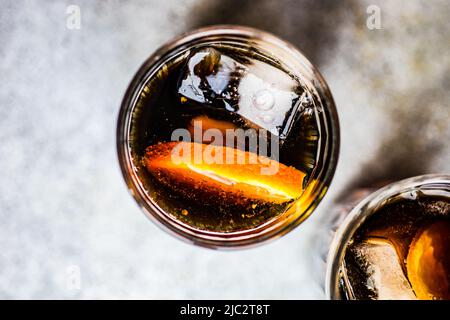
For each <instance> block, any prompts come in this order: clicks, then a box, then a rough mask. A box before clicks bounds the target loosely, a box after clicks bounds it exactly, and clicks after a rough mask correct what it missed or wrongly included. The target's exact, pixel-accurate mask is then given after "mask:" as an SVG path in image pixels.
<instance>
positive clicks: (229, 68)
mask: <svg viewBox="0 0 450 320" xmlns="http://www.w3.org/2000/svg"><path fill="white" fill-rule="evenodd" d="M236 54H237V53H236ZM241 61H245V63H243V62H241ZM298 92H301V94H299V93H298ZM178 93H179V94H180V95H181V96H182V97H184V98H185V99H187V100H190V101H193V102H196V103H200V104H202V105H203V106H207V107H208V106H209V107H216V108H217V107H218V108H223V109H226V110H228V111H229V112H233V113H237V114H239V115H240V116H241V117H243V118H245V119H247V120H249V121H250V122H251V123H253V124H256V125H258V126H260V127H261V128H264V129H266V130H267V131H270V132H271V133H272V134H275V135H277V136H281V137H283V136H287V134H288V132H289V129H290V127H291V126H292V124H293V122H294V121H295V120H296V115H297V114H298V113H299V112H301V111H302V110H303V109H304V108H305V104H310V105H312V99H311V96H310V94H309V93H308V92H307V91H302V90H301V85H300V83H299V81H298V80H297V79H295V78H294V77H292V76H291V75H289V74H288V73H287V72H285V71H284V70H281V69H280V68H277V67H275V66H273V65H271V64H269V63H266V62H263V61H260V60H257V59H254V58H249V57H245V59H239V61H238V60H237V58H236V57H234V58H233V57H232V55H227V54H224V53H221V52H220V51H219V50H217V49H215V48H212V47H207V48H201V49H197V50H195V51H193V52H191V54H190V56H189V58H188V60H187V62H186V65H185V67H184V69H183V70H182V72H181V77H180V80H179V87H178Z"/></svg>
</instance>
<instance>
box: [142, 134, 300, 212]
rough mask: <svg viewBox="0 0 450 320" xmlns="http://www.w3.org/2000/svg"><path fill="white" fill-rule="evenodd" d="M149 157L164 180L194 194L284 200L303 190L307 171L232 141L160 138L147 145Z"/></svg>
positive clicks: (156, 174)
mask: <svg viewBox="0 0 450 320" xmlns="http://www.w3.org/2000/svg"><path fill="white" fill-rule="evenodd" d="M143 163H144V165H145V167H146V168H147V170H148V171H149V172H150V173H151V174H152V175H153V176H154V177H155V178H156V179H157V180H158V181H160V182H161V183H163V184H164V185H166V186H168V187H170V188H171V189H172V190H174V191H176V192H178V193H181V194H184V195H185V196H188V197H191V198H193V199H202V200H205V201H210V200H212V201H231V202H234V203H236V204H253V203H257V202H270V203H274V204H281V203H285V202H289V201H291V200H294V199H296V198H298V197H300V195H301V194H302V192H303V189H302V185H303V179H304V177H305V174H304V173H303V172H301V171H299V170H297V169H295V168H293V167H288V166H286V165H283V164H281V163H279V162H278V161H275V160H272V159H269V158H267V157H264V156H260V155H257V154H255V153H250V152H246V151H241V150H238V149H234V148H229V147H223V146H214V145H207V144H200V143H194V142H166V143H160V144H156V145H153V146H150V147H148V148H147V150H146V154H145V156H144V159H143Z"/></svg>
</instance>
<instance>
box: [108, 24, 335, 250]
mask: <svg viewBox="0 0 450 320" xmlns="http://www.w3.org/2000/svg"><path fill="white" fill-rule="evenodd" d="M216 36H220V37H221V38H222V37H228V36H230V37H237V38H239V39H241V40H242V41H244V40H246V39H252V40H256V41H260V42H261V43H260V45H263V44H270V45H272V46H274V48H277V49H279V50H282V51H283V52H284V53H286V54H289V55H291V56H292V59H293V60H294V61H295V62H297V63H298V68H301V69H302V70H301V71H300V70H299V71H298V72H299V73H300V74H303V71H305V72H306V71H309V72H310V73H311V75H313V76H314V78H313V80H314V89H315V90H316V91H317V95H318V97H319V98H320V100H321V104H322V105H323V106H325V107H324V110H323V112H324V118H325V120H326V122H325V129H326V130H328V136H327V140H329V141H325V148H324V149H325V150H323V153H324V155H323V157H324V160H323V161H324V164H323V166H324V168H321V171H320V172H319V174H320V180H318V181H319V182H320V183H318V184H317V186H315V189H314V190H313V191H314V195H315V197H314V200H313V201H311V203H309V205H308V208H305V209H304V210H303V214H300V215H298V217H297V218H296V219H293V220H292V221H289V220H288V219H285V221H282V220H281V219H277V218H274V219H272V220H269V221H267V222H265V223H263V224H262V225H260V226H257V227H255V228H252V229H248V230H242V231H235V232H223V233H221V232H211V231H206V230H201V229H197V228H194V227H191V226H188V225H187V224H185V223H182V222H180V221H178V220H177V219H176V218H174V217H171V216H170V215H168V214H166V213H165V212H164V210H162V209H161V208H159V207H158V205H156V203H152V202H151V201H148V198H149V196H148V195H147V194H146V193H145V192H144V190H142V186H141V185H140V180H139V178H138V177H137V175H136V174H135V172H134V170H133V167H134V166H133V162H132V159H131V156H130V148H129V145H128V141H129V139H128V134H129V128H130V121H131V115H132V109H133V108H134V106H135V102H136V99H137V98H138V96H139V92H140V89H142V84H143V83H144V82H145V80H146V79H148V78H149V77H151V75H152V73H154V72H155V71H156V70H158V68H159V67H160V66H161V65H162V64H163V63H159V62H160V61H162V60H163V61H167V59H168V57H170V54H172V55H176V54H179V52H180V51H181V50H183V48H185V49H186V48H189V47H190V46H191V45H192V44H194V43H196V41H198V42H199V43H201V40H202V39H206V38H208V37H216ZM164 59H165V60H164ZM283 62H284V61H283ZM116 137H117V138H116V143H117V153H118V158H119V164H120V168H121V171H122V175H123V177H124V179H125V182H126V184H127V186H128V189H129V191H130V193H131V194H132V196H133V197H134V198H135V200H136V201H137V203H138V204H139V205H140V207H141V209H142V211H143V212H144V214H145V215H146V216H147V217H148V218H150V220H152V221H153V222H155V223H156V225H158V226H159V227H162V228H163V229H164V230H165V231H168V232H169V233H171V234H172V235H175V236H177V237H178V238H181V239H182V240H187V241H188V242H190V243H194V244H196V245H200V246H203V247H208V248H215V249H218V248H222V249H226V248H235V247H248V246H252V245H254V244H259V243H262V242H265V241H267V240H269V239H274V238H277V237H279V236H281V235H283V234H285V233H287V232H288V231H290V230H292V229H293V228H294V227H295V226H297V225H298V224H300V223H301V222H302V221H303V220H305V219H306V218H307V217H308V216H309V215H310V214H311V213H312V211H314V209H315V208H316V207H317V205H318V203H319V202H320V201H321V199H322V198H323V197H324V195H325V193H326V191H327V189H328V186H329V185H330V183H331V180H332V177H333V175H334V171H335V169H336V165H337V158H338V153H339V121H338V116H337V111H336V107H335V104H334V100H333V98H332V96H331V92H330V90H329V88H328V85H327V84H326V82H325V80H324V79H323V77H322V75H321V74H320V73H319V71H318V70H317V68H316V67H314V66H313V65H312V64H311V63H310V62H309V60H308V59H307V58H306V57H305V56H304V55H303V54H302V53H301V52H300V51H299V50H298V49H297V48H295V47H294V46H293V45H291V44H289V43H287V42H285V41H284V40H281V39H280V38H278V37H277V36H274V35H272V34H270V33H267V32H265V31H261V30H257V29H253V28H249V27H243V26H237V25H217V26H210V27H206V28H200V29H196V30H193V31H190V32H188V33H184V34H182V35H180V36H178V37H176V38H175V39H173V40H171V41H169V42H167V43H166V44H164V45H162V46H161V47H160V48H159V49H157V50H156V52H155V53H153V54H152V55H151V56H150V57H149V58H148V59H147V60H146V61H145V62H144V63H143V64H142V65H141V67H140V68H139V70H138V71H137V73H136V74H135V75H134V77H133V79H132V80H131V82H130V84H129V86H128V89H127V91H126V93H125V96H124V98H123V100H122V104H121V107H120V112H119V116H118V120H117V130H116Z"/></svg>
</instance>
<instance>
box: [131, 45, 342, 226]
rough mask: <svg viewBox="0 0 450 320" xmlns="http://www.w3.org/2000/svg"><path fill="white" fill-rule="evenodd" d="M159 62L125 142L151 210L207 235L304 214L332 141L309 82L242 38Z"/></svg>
mask: <svg viewBox="0 0 450 320" xmlns="http://www.w3.org/2000/svg"><path fill="white" fill-rule="evenodd" d="M161 59H162V58H161ZM162 60H163V61H160V63H159V65H158V66H157V67H156V68H154V70H153V72H152V73H151V74H150V75H148V76H144V77H143V79H141V82H142V84H141V87H140V89H139V90H137V92H135V96H134V103H133V108H132V111H131V112H130V116H129V131H128V136H127V144H128V148H129V153H130V159H131V161H132V166H133V170H134V172H135V173H136V176H137V179H138V180H139V186H140V187H141V188H142V189H143V190H144V191H145V196H146V197H148V200H149V201H150V202H151V204H152V206H154V207H156V210H160V211H161V212H164V214H166V215H167V216H169V217H170V219H175V220H176V221H178V223H182V224H183V225H184V226H187V227H188V228H193V229H195V230H204V231H207V232H213V233H233V232H242V231H245V230H252V229H255V228H258V227H261V226H263V225H266V224H268V223H269V224H270V222H271V221H274V220H277V219H279V218H280V217H281V216H283V219H284V218H288V216H290V217H291V218H292V217H293V216H292V214H293V213H294V212H298V215H300V214H301V212H300V210H298V206H300V205H304V206H305V207H304V208H303V211H306V210H307V209H310V208H309V207H310V206H311V203H312V202H313V200H314V199H315V198H316V197H317V192H318V190H319V189H322V188H324V186H325V185H326V183H324V182H325V181H326V179H325V178H324V177H322V178H321V176H320V175H319V173H320V171H321V170H322V171H323V170H324V168H323V166H324V150H325V147H326V146H327V148H329V147H330V139H331V137H332V132H330V130H331V128H328V127H327V126H328V125H329V124H328V123H326V122H324V120H326V119H324V117H325V112H323V109H324V108H328V106H327V105H326V104H324V100H323V98H322V100H321V98H320V94H321V93H320V92H318V91H316V90H314V88H313V87H310V85H311V84H312V83H311V82H309V83H307V82H305V79H306V78H305V79H302V77H301V76H299V75H298V74H297V73H296V72H293V70H290V67H289V66H288V65H286V64H284V63H283V61H281V60H279V59H277V57H274V56H272V55H270V53H269V52H266V51H264V50H261V49H259V48H258V46H256V45H255V46H253V45H252V43H251V42H250V41H249V40H243V39H241V42H236V41H225V40H224V39H222V40H220V41H219V40H218V41H205V42H202V41H200V43H197V44H191V45H190V46H189V47H188V48H187V49H184V50H181V51H180V52H177V53H176V54H173V55H172V56H170V58H165V59H162ZM330 135H331V136H330ZM327 156H328V157H329V156H330V155H329V154H328V155H327ZM334 165H335V163H333V166H331V168H328V170H331V171H332V170H334ZM316 171H317V172H316ZM325 171H327V170H325ZM321 174H322V175H323V172H322V173H321ZM322 180H323V181H322ZM308 199H309V200H308ZM152 210H153V211H154V210H155V208H152ZM303 214H304V212H303ZM297 218H298V216H297Z"/></svg>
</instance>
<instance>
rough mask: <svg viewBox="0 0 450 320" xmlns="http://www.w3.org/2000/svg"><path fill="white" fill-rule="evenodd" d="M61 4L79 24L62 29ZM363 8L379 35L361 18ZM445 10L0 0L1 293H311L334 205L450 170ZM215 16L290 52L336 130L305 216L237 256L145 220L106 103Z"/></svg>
mask: <svg viewBox="0 0 450 320" xmlns="http://www.w3.org/2000/svg"><path fill="white" fill-rule="evenodd" d="M71 4H74V5H78V6H79V7H80V9H81V29H80V30H70V29H68V28H67V27H66V19H67V14H66V8H67V6H68V5H71ZM371 4H375V5H378V6H379V7H380V8H381V23H382V29H381V30H369V29H368V28H367V27H366V19H367V17H368V15H367V13H366V9H367V6H369V5H371ZM449 16H450V6H449V2H448V1H446V0H442V1H438V0H433V1H426V0H424V1H395V0H390V1H381V0H380V1H357V0H353V1H333V0H330V1H316V0H305V1H302V0H298V1H294V0H290V1H275V0H274V1H269V0H263V1H238V0H231V1H230V0H228V1H227V0H209V1H206V0H198V1H197V0H164V1H156V0H155V1H129V2H125V1H100V0H98V1H88V0H86V1H79V0H73V1H22V0H20V1H18V0H6V1H5V0H2V1H1V2H0V57H1V59H0V77H1V78H0V80H1V85H0V139H1V140H0V179H1V180H0V181H1V182H0V218H1V222H0V226H1V227H0V298H225V299H226V298H283V299H284V298H286V299H298V298H308V299H313V298H323V297H324V292H323V285H322V280H323V262H321V260H320V255H319V251H320V250H323V248H324V247H325V248H326V245H327V244H326V241H327V238H328V234H329V229H330V227H329V225H328V224H327V223H325V222H324V221H327V220H328V218H329V215H330V212H331V211H330V208H331V207H332V206H333V202H334V201H335V200H336V199H338V197H339V196H340V195H342V194H345V193H346V190H348V188H352V187H355V186H363V185H370V184H372V183H374V182H376V181H379V180H386V179H397V178H401V177H406V176H412V175H417V174H422V173H428V172H447V173H449V171H450V163H449V160H450V145H449V141H450V126H449V120H450V106H449V98H450V93H449V86H450V55H449V43H450V23H449ZM216 23H238V24H244V25H250V26H255V27H258V28H261V29H265V30H268V31H271V32H273V33H275V34H277V35H279V36H281V37H282V38H285V39H287V40H289V41H291V42H292V43H293V44H295V45H296V46H298V47H299V48H301V49H302V50H303V51H304V52H305V53H306V55H307V56H308V57H309V58H310V59H311V60H312V61H313V62H314V63H315V64H317V65H318V67H319V68H320V70H321V71H322V73H323V74H324V76H325V78H326V79H327V81H328V83H329V85H330V88H331V90H332V92H333V94H334V98H335V100H336V104H337V106H338V110H339V114H340V120H341V125H342V130H341V139H342V149H341V154H340V162H339V165H338V168H337V173H336V175H335V179H334V182H333V184H332V187H331V189H330V192H329V193H328V195H327V196H326V198H325V199H324V201H323V202H322V204H321V205H320V206H319V208H318V209H317V211H316V212H315V213H314V214H313V216H312V217H311V218H310V219H308V220H307V221H306V222H305V223H304V224H303V225H301V226H300V227H299V228H297V229H296V230H295V231H293V232H291V233H290V234H289V235H287V236H285V237H284V238H282V239H280V240H277V241H275V242H272V243H270V244H267V245H264V246H262V247H259V248H255V249H251V250H245V251H239V252H215V251H209V250H206V249H201V248H197V247H193V246H191V245H187V244H185V243H183V242H181V241H179V240H177V239H174V238H172V237H171V236H169V235H167V234H166V233H164V232H162V231H161V230H159V229H158V228H157V227H156V226H155V225H153V224H152V223H151V222H149V221H148V220H147V219H146V218H145V217H144V215H143V214H142V213H141V212H140V210H139V208H138V207H137V205H136V204H135V202H134V200H133V199H132V198H131V197H130V196H129V194H128V192H127V189H126V187H125V183H124V182H123V179H122V176H121V174H120V171H119V167H118V163H117V159H116V152H115V125H116V116H117V112H118V109H119V104H120V102H121V99H122V96H123V94H124V91H125V89H126V87H127V85H128V82H129V81H130V79H131V77H132V76H133V74H134V73H135V71H136V70H137V68H138V67H139V66H140V64H141V63H142V62H143V60H144V59H145V58H146V57H147V56H149V54H151V53H152V52H153V51H154V50H155V49H156V48H157V47H158V46H159V45H161V44H162V43H164V42H165V41H167V40H169V39H170V38H171V37H173V36H174V35H176V34H179V33H181V32H183V31H185V30H189V29H192V28H194V27H198V26H203V25H208V24H216ZM70 266H78V267H79V270H80V275H81V288H80V289H79V290H78V289H76V288H74V287H71V286H68V284H67V281H68V276H70V275H71V273H70V271H71V270H73V269H70ZM75 270H76V269H75ZM68 272H69V273H68Z"/></svg>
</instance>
